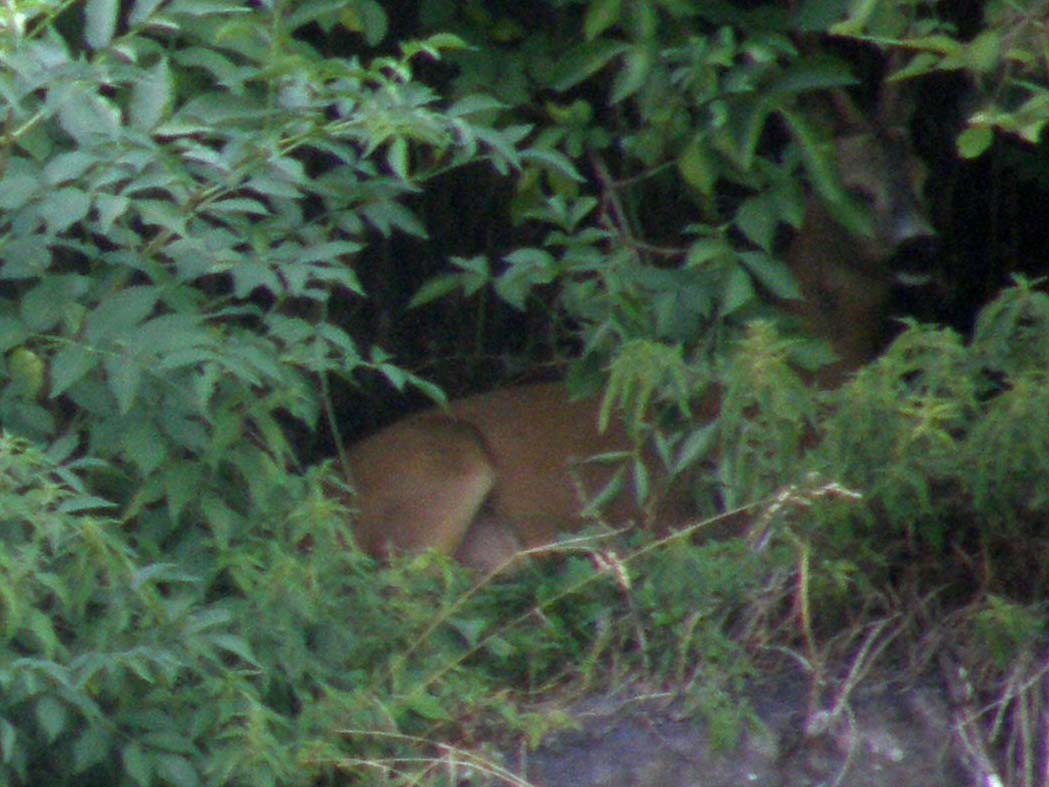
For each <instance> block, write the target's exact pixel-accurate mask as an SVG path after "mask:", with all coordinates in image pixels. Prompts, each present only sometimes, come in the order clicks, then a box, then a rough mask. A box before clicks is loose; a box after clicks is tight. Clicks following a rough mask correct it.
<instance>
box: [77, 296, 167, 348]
mask: <svg viewBox="0 0 1049 787" xmlns="http://www.w3.org/2000/svg"><path fill="white" fill-rule="evenodd" d="M159 298H160V290H159V289H158V288H157V287H152V286H148V285H143V286H138V287H127V288H126V289H123V290H121V291H120V292H118V293H116V294H115V295H111V296H109V297H108V298H106V299H105V300H104V301H102V302H101V303H99V304H98V306H97V307H96V308H95V310H94V311H92V312H91V313H90V314H88V316H87V320H86V322H85V335H86V336H87V338H88V340H89V341H91V342H103V341H107V340H113V339H119V338H122V337H124V336H126V335H127V334H129V333H131V332H132V331H134V330H135V329H136V328H137V327H138V326H139V324H140V323H142V322H143V321H144V320H145V319H146V318H147V317H149V315H150V314H152V312H153V309H154V308H155V307H156V305H157V300H158V299H159Z"/></svg>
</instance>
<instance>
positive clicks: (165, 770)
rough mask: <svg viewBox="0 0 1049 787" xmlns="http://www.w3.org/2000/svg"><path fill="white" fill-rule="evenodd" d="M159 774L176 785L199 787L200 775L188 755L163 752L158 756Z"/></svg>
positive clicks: (157, 770) (177, 786)
mask: <svg viewBox="0 0 1049 787" xmlns="http://www.w3.org/2000/svg"><path fill="white" fill-rule="evenodd" d="M156 772H157V776H158V777H160V778H161V779H162V780H166V781H167V782H170V783H171V784H173V785H174V787H199V785H200V783H201V782H200V776H199V775H198V774H197V769H196V768H194V767H193V764H192V762H190V760H189V759H188V758H187V757H182V756H179V755H177V754H162V755H159V756H158V757H157V758H156Z"/></svg>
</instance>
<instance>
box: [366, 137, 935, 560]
mask: <svg viewBox="0 0 1049 787" xmlns="http://www.w3.org/2000/svg"><path fill="white" fill-rule="evenodd" d="M836 144H837V160H838V169H839V174H840V177H841V180H842V185H843V186H844V187H845V189H847V190H848V191H850V192H852V193H853V194H856V195H858V196H860V197H861V198H862V199H864V200H865V201H866V202H867V203H868V205H869V207H870V211H871V215H872V219H873V224H874V230H875V232H874V235H873V237H856V236H854V235H851V234H849V233H848V232H847V231H846V230H845V229H843V228H842V227H841V226H840V225H839V224H838V223H837V222H835V221H834V219H833V218H831V215H830V213H829V212H828V210H827V208H826V207H825V206H824V205H823V204H822V203H821V201H820V200H819V199H818V198H817V197H815V196H812V197H810V199H809V202H808V205H807V208H806V213H805V217H804V221H803V224H802V227H801V229H800V230H799V232H798V233H797V236H796V238H795V239H794V241H793V242H792V244H791V246H790V248H789V249H788V253H787V260H788V262H789V265H790V267H791V269H792V270H793V273H794V276H795V277H796V279H797V281H798V284H799V287H800V289H801V292H802V295H803V297H804V300H803V301H801V302H800V303H799V304H797V305H796V306H794V307H793V310H794V311H795V312H796V313H797V315H798V316H799V317H800V318H801V320H802V321H803V322H804V323H805V324H806V326H807V328H808V329H809V331H810V332H811V333H812V334H814V335H815V336H818V337H822V338H825V339H827V340H828V341H829V343H830V344H831V346H832V348H833V349H834V350H835V352H836V353H837V355H838V358H839V360H838V362H837V363H836V364H834V365H833V366H832V367H829V368H828V369H826V370H824V372H822V373H821V374H820V375H819V377H818V382H819V383H820V384H823V385H832V384H834V383H836V382H837V381H839V380H840V379H841V378H842V377H843V376H844V375H845V374H846V373H847V372H849V371H851V370H853V369H855V368H857V367H858V366H860V365H861V364H863V363H865V362H866V361H868V360H870V359H871V358H872V357H873V356H874V354H875V353H876V351H877V350H878V341H879V336H880V331H881V326H882V317H883V314H882V312H883V310H884V309H885V306H886V302H887V299H888V295H889V289H890V285H891V271H890V270H888V268H889V266H888V262H889V259H890V257H892V256H893V255H894V254H895V253H896V252H897V251H899V250H900V248H901V247H902V246H903V245H904V244H907V243H909V242H911V241H915V240H920V239H924V238H927V237H929V236H930V235H931V234H932V230H931V227H930V225H929V223H928V221H927V220H926V218H925V214H924V212H923V211H922V209H921V198H920V195H919V189H920V185H921V184H920V177H919V176H918V175H917V174H916V173H917V171H918V167H917V166H916V159H915V157H914V154H913V153H912V152H911V151H910V149H909V147H908V146H907V144H906V138H905V137H901V136H898V135H895V133H894V132H890V131H889V130H887V129H883V128H879V127H873V128H871V127H867V128H865V129H863V130H862V131H860V132H856V133H852V134H848V135H843V136H839V137H838V139H837V143H836ZM718 404H719V402H718V401H717V397H716V396H711V397H708V400H707V401H706V402H704V403H702V404H701V412H700V413H699V417H700V418H704V419H709V418H712V417H714V416H716V414H717V409H718ZM598 407H599V402H598V401H597V400H596V399H581V400H575V401H573V400H572V399H570V398H569V395H568V391H567V389H566V388H565V386H564V385H563V384H560V383H547V384H536V385H520V386H515V387H509V388H503V389H499V390H495V391H491V392H489V393H485V394H480V395H477V396H471V397H468V398H465V399H461V400H458V401H453V402H451V403H450V404H449V405H448V406H447V407H446V408H443V409H439V408H433V409H429V410H426V411H423V412H420V413H416V414H414V415H411V416H408V417H406V418H404V419H402V420H400V421H398V422H395V423H394V424H392V425H391V426H388V427H386V428H385V429H382V430H380V431H379V432H378V433H376V434H374V435H372V436H371V437H369V438H366V439H365V440H363V441H361V442H359V443H357V444H356V445H354V446H352V447H351V448H350V449H349V452H348V456H347V462H348V468H347V471H348V476H349V479H350V481H351V483H352V485H353V486H354V487H355V489H356V492H357V497H356V505H357V508H358V513H357V516H356V519H355V533H356V538H357V542H358V544H359V545H360V546H361V547H362V548H363V549H364V550H366V551H367V552H369V553H371V554H373V555H376V556H384V555H385V554H386V553H387V551H388V550H390V549H393V550H397V551H408V552H415V551H420V550H423V549H427V548H432V549H436V550H439V551H441V552H444V553H445V554H449V555H454V556H455V557H456V558H457V559H459V560H460V561H461V562H463V563H465V564H467V565H470V566H474V567H477V568H481V569H485V570H491V569H494V568H495V567H497V566H498V565H500V564H501V563H503V562H504V561H505V560H507V559H508V558H510V557H511V556H512V555H513V554H514V553H515V552H517V551H519V550H520V549H522V548H530V547H536V546H542V545H544V544H548V543H551V542H553V541H554V540H555V539H556V537H557V535H558V533H559V532H562V531H569V530H573V529H578V528H579V527H580V526H581V525H582V524H583V518H582V517H581V509H582V506H583V503H584V502H585V501H584V500H583V499H581V498H582V497H585V495H586V494H593V493H594V492H595V491H597V490H598V489H600V488H601V486H602V485H603V484H604V482H605V480H606V479H607V478H608V477H609V474H610V472H611V470H609V469H608V468H607V467H602V466H600V465H597V464H595V463H589V464H586V463H584V464H579V463H578V460H582V459H585V458H587V457H591V456H594V455H596V454H601V453H606V452H612V451H623V450H629V449H630V448H631V443H630V441H629V439H628V437H627V435H626V432H625V430H624V429H623V427H622V426H621V425H620V424H616V423H613V424H612V425H610V426H609V428H608V429H606V430H605V431H604V432H602V431H600V430H599V429H598ZM580 486H581V487H582V488H583V489H582V491H583V494H582V495H581V494H580V491H581V490H580V489H579V487H580ZM688 502H689V501H688V500H687V499H686V496H685V495H684V494H683V493H677V494H674V493H671V494H670V495H668V499H667V500H666V502H665V504H664V507H663V508H662V509H661V511H660V512H659V514H658V516H657V521H656V522H651V523H645V524H651V525H654V526H657V527H659V528H661V529H662V528H665V527H667V526H673V525H675V524H683V523H684V522H686V521H687V516H688ZM605 513H606V516H607V518H608V521H611V522H627V521H630V520H634V521H635V522H637V521H639V519H640V517H641V516H642V514H641V512H640V511H639V510H638V508H637V506H636V504H635V503H634V501H633V500H632V497H631V495H629V494H627V493H625V492H624V493H622V494H620V496H619V498H618V499H616V500H614V501H612V503H611V504H610V505H609V507H608V508H606V509H605Z"/></svg>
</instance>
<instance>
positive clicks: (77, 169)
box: [3, 150, 98, 196]
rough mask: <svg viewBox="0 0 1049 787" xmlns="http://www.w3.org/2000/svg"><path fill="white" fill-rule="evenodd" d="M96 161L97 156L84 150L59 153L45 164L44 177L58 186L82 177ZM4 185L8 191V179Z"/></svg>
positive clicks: (51, 183)
mask: <svg viewBox="0 0 1049 787" xmlns="http://www.w3.org/2000/svg"><path fill="white" fill-rule="evenodd" d="M96 163H98V157H97V156H95V155H94V154H92V153H86V152H84V151H82V150H74V151H71V152H69V153H59V154H58V155H57V156H55V157H54V158H52V159H51V160H50V161H48V162H47V164H46V165H45V166H44V177H45V178H46V179H47V182H48V183H49V184H50V185H52V186H57V185H59V184H60V183H65V182H66V181H70V180H76V179H77V178H80V177H81V176H83V174H84V173H85V172H87V171H88V169H90V168H91V167H92V166H94V165H95V164H96ZM3 186H4V190H5V191H6V189H7V188H8V185H7V182H6V181H5V182H4V184H3ZM5 196H6V195H5Z"/></svg>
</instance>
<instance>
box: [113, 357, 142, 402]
mask: <svg viewBox="0 0 1049 787" xmlns="http://www.w3.org/2000/svg"><path fill="white" fill-rule="evenodd" d="M105 367H106V382H107V383H108V386H109V392H110V393H111V394H113V398H114V399H116V400H117V407H118V409H119V410H120V413H121V415H127V414H128V413H129V412H131V407H132V406H133V405H134V404H135V398H136V397H137V395H138V389H139V387H140V385H141V384H142V376H143V372H144V371H145V369H144V368H143V366H142V364H141V363H139V361H138V359H137V358H134V357H129V356H128V355H127V354H122V355H120V356H116V357H114V356H106V358H105Z"/></svg>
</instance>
